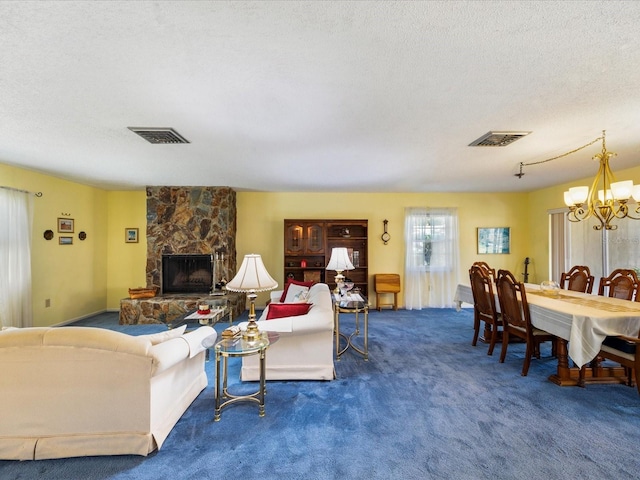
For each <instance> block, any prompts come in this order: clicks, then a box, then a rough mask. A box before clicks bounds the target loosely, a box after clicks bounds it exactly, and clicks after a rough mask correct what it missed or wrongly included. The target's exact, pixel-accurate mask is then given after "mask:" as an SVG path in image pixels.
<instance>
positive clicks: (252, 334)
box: [242, 292, 262, 342]
mask: <svg viewBox="0 0 640 480" xmlns="http://www.w3.org/2000/svg"><path fill="white" fill-rule="evenodd" d="M247 297H249V301H250V302H251V303H250V304H249V324H248V325H247V329H246V330H244V331H243V332H242V339H243V340H247V341H248V342H255V341H256V340H258V339H259V338H260V336H261V335H262V333H261V332H260V330H259V329H258V324H257V323H256V303H255V302H256V297H257V295H256V293H255V292H250V293H249V294H248V295H247Z"/></svg>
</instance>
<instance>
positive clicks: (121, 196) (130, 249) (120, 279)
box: [107, 190, 147, 310]
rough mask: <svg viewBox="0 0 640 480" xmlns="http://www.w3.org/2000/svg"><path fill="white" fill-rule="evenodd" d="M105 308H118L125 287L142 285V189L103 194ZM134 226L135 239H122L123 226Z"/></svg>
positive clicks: (144, 254)
mask: <svg viewBox="0 0 640 480" xmlns="http://www.w3.org/2000/svg"><path fill="white" fill-rule="evenodd" d="M107 199H108V202H107V204H108V208H107V218H108V223H109V233H108V238H107V258H108V259H109V264H108V266H107V308H108V309H109V310H119V309H120V299H122V298H125V297H127V296H128V295H129V288H135V287H146V286H147V284H146V282H147V280H146V270H147V235H146V232H147V195H146V192H145V191H144V190H142V191H134V192H109V193H108V194H107ZM127 228H137V229H138V243H126V242H125V229H127Z"/></svg>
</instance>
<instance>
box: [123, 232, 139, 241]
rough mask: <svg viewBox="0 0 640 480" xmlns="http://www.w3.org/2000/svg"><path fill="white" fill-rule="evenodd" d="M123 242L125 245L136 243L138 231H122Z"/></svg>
mask: <svg viewBox="0 0 640 480" xmlns="http://www.w3.org/2000/svg"><path fill="white" fill-rule="evenodd" d="M124 241H125V243H138V229H137V228H125V229H124Z"/></svg>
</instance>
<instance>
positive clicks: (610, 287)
mask: <svg viewBox="0 0 640 480" xmlns="http://www.w3.org/2000/svg"><path fill="white" fill-rule="evenodd" d="M637 291H638V276H637V275H636V272H634V271H633V270H628V269H624V268H618V269H616V270H614V271H613V272H611V274H610V275H609V276H608V277H602V278H601V279H600V286H599V287H598V295H602V296H607V297H613V298H621V299H623V300H633V297H634V295H635V294H636V292H637ZM605 292H606V294H605Z"/></svg>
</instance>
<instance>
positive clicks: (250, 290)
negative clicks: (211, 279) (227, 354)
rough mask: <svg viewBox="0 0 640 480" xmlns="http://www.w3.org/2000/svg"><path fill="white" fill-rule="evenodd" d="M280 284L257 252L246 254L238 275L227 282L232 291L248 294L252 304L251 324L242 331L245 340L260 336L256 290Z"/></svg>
mask: <svg viewBox="0 0 640 480" xmlns="http://www.w3.org/2000/svg"><path fill="white" fill-rule="evenodd" d="M277 286H278V282H276V281H275V280H274V279H273V278H271V275H269V272H267V269H266V268H265V266H264V263H262V257H261V256H260V255H257V254H255V253H251V254H248V255H245V256H244V260H242V265H240V269H239V270H238V273H236V276H235V277H233V279H232V280H231V281H230V282H227V285H226V288H227V290H229V291H231V292H244V293H246V294H247V297H248V298H249V300H250V302H251V304H250V307H249V324H248V325H247V329H246V330H245V331H244V332H242V338H243V339H244V340H247V341H250V342H253V341H256V340H257V339H258V338H260V330H259V329H258V324H257V323H256V307H255V300H256V297H257V296H258V295H256V292H265V291H267V290H273V289H274V288H276V287H277Z"/></svg>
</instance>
